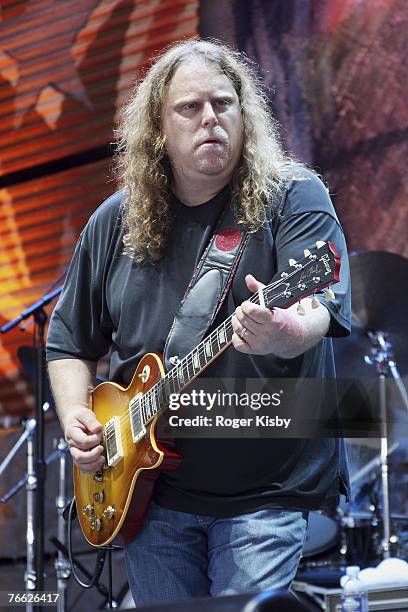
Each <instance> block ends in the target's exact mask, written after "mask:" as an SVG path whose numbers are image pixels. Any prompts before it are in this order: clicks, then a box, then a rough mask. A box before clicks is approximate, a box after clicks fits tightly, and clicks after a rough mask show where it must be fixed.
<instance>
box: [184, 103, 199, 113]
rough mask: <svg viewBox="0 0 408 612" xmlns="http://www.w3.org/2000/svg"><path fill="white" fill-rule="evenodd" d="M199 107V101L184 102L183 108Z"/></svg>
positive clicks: (193, 108)
mask: <svg viewBox="0 0 408 612" xmlns="http://www.w3.org/2000/svg"><path fill="white" fill-rule="evenodd" d="M196 108H197V102H189V103H188V104H184V106H183V110H187V111H188V110H195V109H196Z"/></svg>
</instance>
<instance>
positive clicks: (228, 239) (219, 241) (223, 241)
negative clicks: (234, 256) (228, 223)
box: [215, 227, 241, 251]
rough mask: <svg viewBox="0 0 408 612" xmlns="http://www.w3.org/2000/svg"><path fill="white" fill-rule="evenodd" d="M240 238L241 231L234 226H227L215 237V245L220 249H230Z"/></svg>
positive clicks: (233, 247) (236, 244)
mask: <svg viewBox="0 0 408 612" xmlns="http://www.w3.org/2000/svg"><path fill="white" fill-rule="evenodd" d="M240 240H241V232H240V231H239V230H238V229H235V228H232V227H231V228H227V229H224V230H222V231H221V233H220V234H218V236H217V237H216V239H215V246H216V247H217V249H219V250H220V251H232V249H235V247H236V246H238V244H239V241H240Z"/></svg>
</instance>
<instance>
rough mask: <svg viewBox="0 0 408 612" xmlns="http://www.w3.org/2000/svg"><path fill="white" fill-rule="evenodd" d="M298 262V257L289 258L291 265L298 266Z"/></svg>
mask: <svg viewBox="0 0 408 612" xmlns="http://www.w3.org/2000/svg"><path fill="white" fill-rule="evenodd" d="M296 264H297V261H296V259H292V258H291V259H289V265H290V266H296Z"/></svg>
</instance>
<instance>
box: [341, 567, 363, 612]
mask: <svg viewBox="0 0 408 612" xmlns="http://www.w3.org/2000/svg"><path fill="white" fill-rule="evenodd" d="M359 571H360V568H359V567H358V565H351V566H350V567H347V568H346V576H347V578H346V581H345V583H344V585H343V590H342V594H341V612H368V596H367V590H366V587H365V584H364V582H362V581H361V580H360V579H359V577H358V574H359Z"/></svg>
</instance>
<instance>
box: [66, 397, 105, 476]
mask: <svg viewBox="0 0 408 612" xmlns="http://www.w3.org/2000/svg"><path fill="white" fill-rule="evenodd" d="M64 417H65V418H64V423H63V427H64V434H65V439H66V441H67V443H68V446H69V449H70V452H71V456H72V459H73V462H74V463H75V465H76V466H77V467H78V468H79V469H80V470H82V471H83V472H96V471H97V470H100V469H101V468H102V466H103V465H104V463H105V458H104V456H103V451H104V449H103V446H102V445H101V444H100V441H101V434H102V425H101V423H99V421H98V420H97V418H96V417H95V415H94V413H93V412H92V410H90V409H89V408H85V407H83V406H79V407H75V408H71V409H69V410H67V411H66V412H65V415H64Z"/></svg>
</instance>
